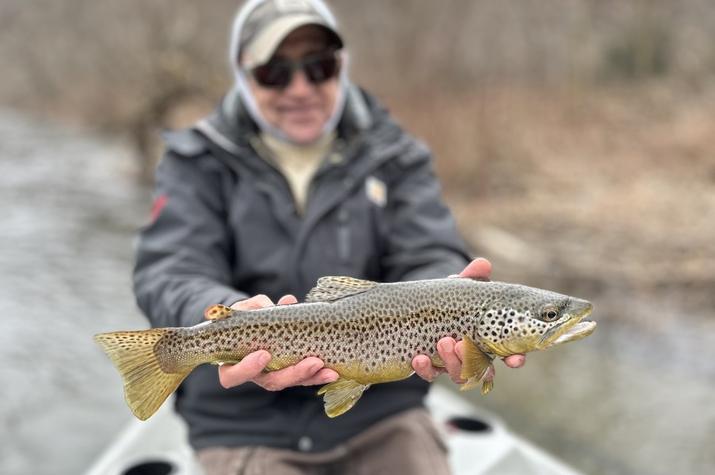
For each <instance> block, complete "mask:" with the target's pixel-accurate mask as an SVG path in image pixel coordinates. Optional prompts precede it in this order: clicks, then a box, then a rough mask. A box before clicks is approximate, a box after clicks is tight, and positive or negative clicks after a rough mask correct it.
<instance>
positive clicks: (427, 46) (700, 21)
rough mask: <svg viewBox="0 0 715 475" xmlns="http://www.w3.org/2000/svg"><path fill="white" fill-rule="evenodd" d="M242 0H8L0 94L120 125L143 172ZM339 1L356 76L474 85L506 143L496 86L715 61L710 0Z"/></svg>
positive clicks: (396, 88)
mask: <svg viewBox="0 0 715 475" xmlns="http://www.w3.org/2000/svg"><path fill="white" fill-rule="evenodd" d="M236 4H237V2H235V1H228V0H212V1H210V2H194V1H190V0H152V1H148V2H147V1H142V0H125V1H123V2H110V1H101V2H97V1H90V0H34V1H32V2H27V1H25V0H3V3H2V5H1V6H0V68H1V70H2V71H3V79H2V81H1V82H0V100H1V101H2V103H3V104H7V105H10V106H12V107H17V108H21V109H25V110H30V111H34V112H35V113H37V114H43V115H44V114H50V115H54V116H59V117H62V118H64V119H66V120H73V121H76V122H79V123H82V124H87V125H90V126H95V127H98V128H100V129H101V130H104V131H108V132H111V133H122V134H126V135H127V136H128V137H130V138H131V140H132V142H133V143H134V146H135V148H136V150H137V155H138V156H139V157H140V161H141V163H142V164H145V165H144V166H143V172H142V173H143V174H144V175H149V174H150V173H151V169H152V166H153V165H152V163H151V162H152V159H153V157H155V156H156V153H157V152H156V150H155V146H154V141H155V140H156V130H157V129H158V128H160V127H165V126H171V125H178V124H184V123H186V122H187V121H188V120H189V118H193V117H195V116H196V115H198V114H200V113H203V112H205V111H206V110H208V109H210V107H211V105H212V104H214V103H215V102H216V101H217V100H218V99H219V97H220V96H221V94H222V93H223V92H224V91H225V90H226V88H227V87H229V85H230V84H231V82H232V78H231V74H230V69H229V66H228V59H227V53H226V52H227V46H226V44H227V40H228V37H229V30H230V25H231V21H232V18H233V15H234V11H235V8H236ZM331 4H332V5H333V6H334V8H335V10H336V12H337V14H338V18H339V19H340V20H341V24H342V28H343V30H344V32H345V36H346V37H347V40H348V45H349V46H350V49H351V53H352V65H351V67H352V72H353V77H355V78H356V79H357V81H358V82H360V83H361V84H365V85H367V86H368V87H369V88H370V89H372V90H374V91H376V92H377V93H378V94H379V95H380V96H381V97H382V98H383V99H385V100H387V102H388V103H389V104H390V105H391V106H393V107H395V108H396V109H398V111H400V110H405V111H409V114H417V113H418V112H417V111H415V110H414V107H415V106H414V103H415V101H416V100H417V98H420V99H419V101H420V102H424V105H425V107H426V108H428V109H430V110H431V112H430V114H432V113H434V114H449V112H448V111H445V109H444V108H440V107H439V103H441V102H443V101H447V102H450V98H452V100H451V102H454V103H456V104H459V103H460V102H461V99H460V98H461V97H462V96H469V100H470V101H471V104H472V108H471V109H470V111H471V112H470V113H469V114H468V115H469V117H471V118H472V119H473V122H474V123H475V124H480V125H485V127H479V130H483V131H484V132H483V133H482V132H480V134H482V135H480V136H479V137H478V141H479V144H480V145H479V147H481V148H482V150H483V151H486V153H490V154H494V153H496V154H498V153H499V151H498V150H497V148H494V146H493V145H494V141H495V140H499V139H498V138H497V137H496V135H498V131H494V130H493V128H490V127H489V124H490V123H492V118H493V117H492V116H491V115H485V114H491V112H489V109H490V105H489V100H490V99H489V94H490V92H489V91H491V90H492V89H493V88H497V89H500V90H503V88H504V87H511V86H518V87H520V88H524V87H527V88H543V87H557V88H590V87H593V86H594V85H598V84H604V83H609V82H612V81H633V80H638V81H643V80H647V79H649V78H652V77H660V78H676V79H678V80H682V81H686V82H687V83H688V84H690V85H691V86H692V87H702V86H703V85H704V84H707V82H708V81H710V80H712V77H713V75H714V73H715V43H714V42H713V41H712V32H713V31H715V6H714V5H713V3H712V2H711V1H709V0H683V1H680V2H670V1H668V0H630V1H618V0H576V1H574V0H553V1H551V2H547V3H544V2H539V1H537V0H525V1H520V2H503V1H500V0H451V1H448V2H434V1H430V0H392V1H390V2H384V1H378V0H375V1H361V2H355V1H351V0H334V1H333V2H331ZM430 101H432V102H434V104H431V105H430ZM185 107H188V108H190V109H191V110H190V111H189V112H182V110H183V108H185ZM177 115H178V116H179V118H178V119H177ZM445 121H446V122H449V119H448V117H446V118H445ZM418 122H419V121H418ZM433 122H434V121H433ZM417 132H418V133H419V130H418V131H417ZM490 134H491V135H490ZM466 140H469V138H468V137H467V138H466ZM490 144H491V145H490ZM465 147H471V145H469V144H468V143H467V144H466V145H465ZM484 147H486V148H484ZM490 147H491V148H490ZM458 148H459V147H458Z"/></svg>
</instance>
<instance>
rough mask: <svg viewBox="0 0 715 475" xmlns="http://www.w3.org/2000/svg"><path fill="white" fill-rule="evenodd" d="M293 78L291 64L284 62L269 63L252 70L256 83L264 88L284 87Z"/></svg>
mask: <svg viewBox="0 0 715 475" xmlns="http://www.w3.org/2000/svg"><path fill="white" fill-rule="evenodd" d="M292 76H293V68H292V67H291V64H290V63H288V62H285V61H280V60H277V61H269V62H267V63H266V64H264V65H262V66H258V67H257V68H255V69H254V70H253V77H254V78H255V79H256V82H258V84H260V85H261V86H265V87H286V86H287V85H288V84H289V83H290V80H291V77H292Z"/></svg>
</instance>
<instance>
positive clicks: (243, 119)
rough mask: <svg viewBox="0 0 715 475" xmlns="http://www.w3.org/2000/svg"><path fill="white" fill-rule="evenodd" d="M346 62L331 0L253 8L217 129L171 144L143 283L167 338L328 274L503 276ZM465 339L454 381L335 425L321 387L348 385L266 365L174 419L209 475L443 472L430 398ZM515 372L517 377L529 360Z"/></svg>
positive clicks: (211, 381)
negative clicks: (174, 330) (459, 226)
mask: <svg viewBox="0 0 715 475" xmlns="http://www.w3.org/2000/svg"><path fill="white" fill-rule="evenodd" d="M348 59H349V57H348V53H347V51H346V48H345V47H344V45H343V39H342V37H341V36H340V34H339V32H338V30H337V25H336V22H335V19H334V17H333V15H332V13H331V12H330V11H329V10H328V8H327V7H326V5H325V4H324V3H322V2H321V1H320V0H282V1H281V0H265V1H261V0H250V1H248V2H247V3H246V4H244V5H243V7H242V8H241V10H240V11H239V12H238V14H237V16H236V19H235V21H234V25H233V31H232V38H231V45H230V62H231V66H232V68H233V71H234V75H235V83H234V87H233V88H232V89H231V90H230V91H229V93H228V94H227V95H226V96H225V97H224V98H223V100H222V102H221V104H220V105H219V106H218V108H217V109H216V111H215V112H214V113H213V114H212V115H211V116H209V117H207V118H206V119H203V120H201V121H199V122H198V123H197V124H196V125H195V126H194V127H192V128H190V129H186V130H181V131H175V132H170V133H168V134H166V137H165V139H166V143H167V153H166V155H165V157H164V158H163V160H162V162H161V164H160V165H159V168H158V170H157V189H156V199H155V206H154V209H153V221H152V223H151V224H150V225H149V226H147V227H146V228H145V229H144V230H143V231H142V234H141V237H140V241H139V246H138V254H137V264H136V269H135V293H136V296H137V301H138V303H139V306H140V307H141V308H142V310H143V311H144V312H145V313H146V315H147V317H148V318H149V319H150V320H151V322H152V326H155V327H178V326H192V325H196V324H198V323H200V319H201V318H202V315H203V311H204V309H205V308H206V307H208V306H210V305H213V304H224V305H227V306H231V307H232V308H233V309H239V310H247V309H258V308H265V307H269V306H273V305H274V303H273V301H274V300H277V304H278V305H284V304H292V303H295V302H297V300H298V299H297V298H296V296H297V297H298V298H299V299H300V300H303V299H304V298H305V296H306V294H307V293H308V291H309V290H310V288H311V287H312V286H313V285H314V284H315V282H316V280H317V279H318V278H319V277H321V276H325V275H345V276H352V277H357V278H360V279H368V280H372V281H377V282H397V281H414V280H420V279H432V278H440V277H445V276H447V275H450V274H458V276H457V277H471V278H475V279H487V278H488V277H489V274H490V271H491V266H490V264H489V262H488V261H486V260H484V259H476V260H474V261H472V262H471V263H469V258H468V255H467V253H466V251H465V248H464V245H463V243H462V241H461V239H460V238H459V237H458V234H457V231H456V227H455V223H454V220H453V218H452V217H451V215H450V213H449V211H448V209H447V208H446V207H445V205H444V204H443V203H442V201H441V198H440V190H439V185H438V182H437V180H436V178H435V176H434V174H433V171H432V165H431V157H430V153H429V150H428V149H427V148H426V147H425V146H424V145H422V144H421V143H419V142H418V141H417V140H415V139H414V138H413V137H411V136H409V135H408V134H407V133H405V132H404V131H403V130H401V128H400V127H399V126H398V125H397V124H396V123H395V122H394V121H393V120H392V119H391V118H390V116H389V115H388V113H387V112H386V111H385V110H384V109H383V108H382V107H381V106H380V105H379V104H378V103H377V102H376V101H375V99H374V98H373V97H372V96H370V95H369V94H368V93H366V92H365V91H363V90H361V89H359V88H357V87H356V86H355V85H353V84H352V83H351V82H350V81H349V78H348ZM465 266H466V267H465ZM458 340H460V337H459V336H457V338H456V339H455V338H451V337H447V338H443V339H441V340H440V341H439V342H438V344H437V350H438V354H439V356H440V357H441V360H442V362H443V363H444V367H443V368H442V367H440V368H437V367H434V366H433V365H432V361H431V360H430V358H429V357H428V356H426V355H424V354H422V355H417V356H415V357H414V359H412V367H413V368H414V371H415V373H416V374H417V375H419V376H420V377H421V378H422V379H419V378H416V377H411V378H408V379H405V380H402V381H398V382H392V383H386V384H379V385H375V386H374V387H373V388H372V389H370V390H369V391H366V392H365V394H364V395H363V396H362V399H361V401H360V403H359V404H357V405H356V406H355V407H354V408H353V409H351V410H350V412H347V413H346V414H345V415H342V416H340V417H338V418H335V419H330V418H328V417H327V416H326V415H325V414H324V412H323V402H322V401H321V400H320V399H319V398H317V397H316V396H315V393H316V390H317V388H316V387H314V386H316V385H323V384H326V383H330V382H333V381H335V380H337V379H338V374H337V373H336V372H335V371H334V370H332V369H328V368H325V367H324V362H323V361H321V360H320V359H318V358H316V357H308V358H305V359H303V360H302V361H299V362H297V363H296V364H294V365H291V366H288V367H286V368H283V369H279V370H275V371H269V372H267V371H264V370H265V369H266V368H267V367H269V366H270V361H271V357H272V355H271V354H270V353H269V352H267V351H264V350H260V351H255V352H253V353H250V354H248V355H247V356H245V357H244V358H243V359H242V360H241V361H240V362H239V363H237V364H234V365H229V364H226V365H223V366H221V367H219V375H218V377H217V375H216V369H215V368H212V367H211V366H208V365H203V366H200V367H198V368H196V369H195V370H194V371H193V372H192V373H191V374H190V375H189V376H188V378H187V379H186V380H185V382H184V383H183V385H182V386H181V387H180V389H179V390H178V392H177V399H176V408H177V411H178V412H179V414H181V416H182V417H183V418H184V419H185V420H186V421H187V423H188V426H189V436H190V442H191V444H192V446H193V447H194V449H195V450H196V451H197V454H198V458H199V460H200V461H201V463H202V465H203V466H204V469H205V471H206V473H207V474H208V475H214V474H216V475H217V474H229V473H231V474H236V473H245V474H254V473H255V474H258V473H271V474H303V473H341V474H342V473H345V474H350V473H356V474H357V473H388V472H389V473H391V474H393V475H396V474H400V473H405V474H407V473H409V474H420V473H425V474H427V473H429V474H441V473H445V474H446V473H449V468H448V465H447V459H446V452H445V450H444V446H443V444H442V442H441V441H440V440H439V436H438V434H437V433H436V431H435V428H434V427H433V425H432V422H431V420H430V418H429V415H428V414H427V412H426V410H425V409H424V407H423V402H422V401H423V398H424V396H425V394H426V392H427V390H428V387H429V384H428V382H427V381H431V380H432V379H434V378H435V377H436V376H437V375H438V374H439V373H441V372H447V373H449V375H450V377H451V378H452V379H453V380H454V381H455V382H458V383H463V382H464V381H463V380H462V379H461V377H460V374H461V367H462V356H463V347H462V346H463V345H464V343H463V342H462V341H458ZM505 363H506V364H507V366H509V367H513V368H516V367H519V366H521V365H523V363H524V356H523V355H521V354H516V355H512V356H507V357H506V358H505ZM491 377H493V374H489V375H487V377H486V380H489V379H490V378H491ZM246 383H248V384H246ZM222 386H223V387H222Z"/></svg>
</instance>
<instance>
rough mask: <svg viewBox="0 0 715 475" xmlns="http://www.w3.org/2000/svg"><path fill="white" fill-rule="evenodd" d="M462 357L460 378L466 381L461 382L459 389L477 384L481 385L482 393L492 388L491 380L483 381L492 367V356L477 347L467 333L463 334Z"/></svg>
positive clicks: (470, 387) (463, 389) (462, 389)
mask: <svg viewBox="0 0 715 475" xmlns="http://www.w3.org/2000/svg"><path fill="white" fill-rule="evenodd" d="M463 342H464V343H463V344H464V359H463V361H462V373H461V374H460V376H461V378H462V379H464V380H465V381H466V382H465V383H464V384H462V385H461V386H460V387H459V389H460V391H467V390H468V389H473V388H475V387H476V386H478V385H479V384H481V385H482V394H486V393H488V392H489V391H491V390H492V387H493V386H494V383H493V382H492V381H484V378H485V377H486V376H487V374H488V373H489V369H492V370H493V369H494V366H492V358H491V357H490V356H489V355H487V354H486V353H484V352H483V351H482V350H480V349H479V347H477V345H476V344H475V343H474V341H473V340H472V339H471V338H470V337H469V336H467V335H464V339H463Z"/></svg>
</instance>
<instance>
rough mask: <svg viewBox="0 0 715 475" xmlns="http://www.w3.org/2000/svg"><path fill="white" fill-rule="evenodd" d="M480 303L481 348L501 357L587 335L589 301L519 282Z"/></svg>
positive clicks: (590, 328)
mask: <svg viewBox="0 0 715 475" xmlns="http://www.w3.org/2000/svg"><path fill="white" fill-rule="evenodd" d="M504 285H505V286H506V287H504V288H502V289H501V292H499V298H492V299H490V301H491V302H492V303H490V304H488V305H486V306H484V308H483V309H482V315H481V318H480V324H479V329H478V334H477V339H478V341H480V342H481V344H482V346H483V347H484V349H485V350H487V351H488V352H490V353H492V354H496V355H498V356H501V357H506V356H510V355H513V354H516V353H526V352H529V351H535V350H544V349H546V348H550V347H552V346H554V345H559V344H561V343H566V342H568V341H575V340H579V339H581V338H584V337H586V336H588V335H590V334H591V333H592V332H593V331H594V330H595V328H596V322H593V321H590V320H588V319H587V317H588V316H589V315H590V314H591V310H592V309H593V306H592V304H591V303H590V302H588V301H586V300H582V299H579V298H575V297H570V296H568V295H563V294H559V293H556V292H551V291H548V290H542V289H536V288H532V287H526V286H521V285H513V284H504Z"/></svg>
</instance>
